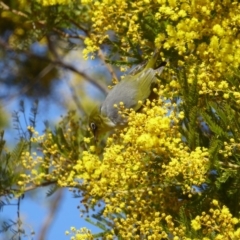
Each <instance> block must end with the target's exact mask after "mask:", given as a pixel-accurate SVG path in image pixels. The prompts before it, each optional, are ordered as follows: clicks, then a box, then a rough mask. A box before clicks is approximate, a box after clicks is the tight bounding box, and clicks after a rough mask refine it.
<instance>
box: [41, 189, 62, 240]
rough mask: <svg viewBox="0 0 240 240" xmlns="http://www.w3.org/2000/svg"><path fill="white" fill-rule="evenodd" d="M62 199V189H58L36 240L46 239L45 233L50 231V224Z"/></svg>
mask: <svg viewBox="0 0 240 240" xmlns="http://www.w3.org/2000/svg"><path fill="white" fill-rule="evenodd" d="M62 197H63V189H59V190H58V191H57V193H56V195H55V198H54V199H53V200H52V201H51V206H50V213H49V214H48V215H47V217H46V219H45V221H44V224H43V226H42V229H41V230H40V236H39V238H38V239H39V240H45V239H47V232H48V230H49V229H50V227H51V224H52V222H53V221H54V217H55V215H56V213H57V210H58V208H59V206H60V203H61V200H62Z"/></svg>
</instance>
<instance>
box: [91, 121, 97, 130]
mask: <svg viewBox="0 0 240 240" xmlns="http://www.w3.org/2000/svg"><path fill="white" fill-rule="evenodd" d="M90 127H91V129H92V130H93V131H94V130H96V128H97V126H96V124H95V123H94V122H92V123H90Z"/></svg>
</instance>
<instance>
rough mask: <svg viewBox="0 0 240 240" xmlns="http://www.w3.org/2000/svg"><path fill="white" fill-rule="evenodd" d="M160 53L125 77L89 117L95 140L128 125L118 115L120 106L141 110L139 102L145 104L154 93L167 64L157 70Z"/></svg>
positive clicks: (156, 52)
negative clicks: (134, 72)
mask: <svg viewBox="0 0 240 240" xmlns="http://www.w3.org/2000/svg"><path fill="white" fill-rule="evenodd" d="M158 54H159V52H158V51H155V52H154V54H153V56H152V57H151V59H150V60H149V61H148V63H147V64H146V66H145V67H144V68H143V69H142V70H141V71H139V72H138V73H136V74H134V75H127V76H125V77H124V78H123V79H122V80H121V81H120V82H119V83H118V84H117V85H115V86H114V87H113V88H112V89H111V90H110V92H109V93H108V95H107V97H106V99H105V100H104V101H103V103H102V104H101V105H100V107H99V106H98V107H96V108H94V109H93V111H92V112H91V114H90V116H89V127H90V128H91V131H92V132H93V134H94V137H95V139H96V138H97V136H98V135H99V134H101V133H104V132H107V131H110V130H112V129H114V128H117V127H121V126H124V125H126V123H127V120H126V118H123V117H122V116H121V115H120V114H118V111H119V110H118V108H116V107H114V105H115V104H117V105H119V103H120V102H123V104H124V107H125V108H127V109H130V108H132V109H133V110H134V111H137V110H139V109H140V108H141V104H140V103H139V101H142V102H144V101H145V100H146V99H147V98H148V97H149V96H150V94H151V92H152V86H153V84H154V83H156V80H157V77H156V74H157V73H158V75H160V74H161V73H162V71H163V69H164V66H165V64H166V63H164V64H162V65H161V66H159V67H157V68H156V66H155V65H156V62H157V58H158Z"/></svg>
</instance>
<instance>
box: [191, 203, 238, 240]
mask: <svg viewBox="0 0 240 240" xmlns="http://www.w3.org/2000/svg"><path fill="white" fill-rule="evenodd" d="M212 205H213V207H212V208H211V209H210V210H209V213H206V212H202V215H201V216H197V217H196V218H195V219H194V220H192V223H191V226H192V228H193V229H195V230H196V231H198V230H200V229H201V230H202V232H203V233H204V235H205V237H204V239H205V240H207V239H212V238H211V236H214V239H217V240H220V239H239V238H240V228H238V229H235V225H236V224H238V223H239V219H237V218H235V217H233V216H232V214H231V213H230V211H229V209H228V208H227V207H226V206H223V207H222V208H221V207H220V204H219V202H218V201H217V200H213V201H212ZM208 237H209V238H208Z"/></svg>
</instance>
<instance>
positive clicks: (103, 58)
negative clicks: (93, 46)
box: [98, 49, 118, 81]
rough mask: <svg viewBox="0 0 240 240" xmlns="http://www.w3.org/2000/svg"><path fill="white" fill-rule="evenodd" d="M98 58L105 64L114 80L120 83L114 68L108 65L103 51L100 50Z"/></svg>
mask: <svg viewBox="0 0 240 240" xmlns="http://www.w3.org/2000/svg"><path fill="white" fill-rule="evenodd" d="M98 57H99V58H100V59H101V60H102V62H103V63H104V65H105V66H106V68H107V69H108V71H109V72H110V74H111V75H112V78H113V79H115V80H117V81H118V78H117V75H116V74H115V72H114V70H113V68H112V66H111V65H109V64H107V63H106V61H105V57H104V55H103V52H102V50H101V49H99V50H98Z"/></svg>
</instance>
